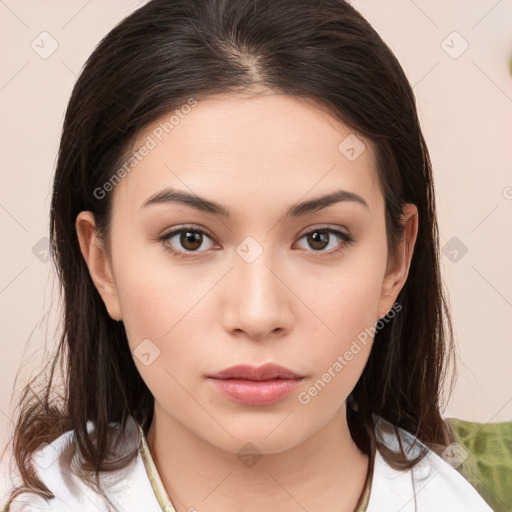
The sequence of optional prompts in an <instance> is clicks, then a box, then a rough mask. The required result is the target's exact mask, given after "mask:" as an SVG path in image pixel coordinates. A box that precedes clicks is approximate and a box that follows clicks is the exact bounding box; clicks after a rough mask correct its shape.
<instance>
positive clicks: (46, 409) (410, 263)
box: [6, 0, 491, 512]
mask: <svg viewBox="0 0 512 512" xmlns="http://www.w3.org/2000/svg"><path fill="white" fill-rule="evenodd" d="M51 241H52V250H53V257H54V261H55V264H56V267H57V271H58V274H59V277H60V280H61V283H62V289H63V295H64V330H63V334H62V338H61V340H60V345H59V349H58V351H57V353H56V354H55V359H54V364H53V366H52V379H50V382H49V383H48V387H47V389H48V393H47V394H44V395H43V396H42V397H40V398H39V399H38V400H37V402H31V398H30V396H29V395H28V393H27V394H26V395H25V397H24V400H25V407H24V408H23V409H22V412H21V413H20V417H19V419H18V424H17V429H16V434H15V438H14V442H13V449H14V454H15V457H16V462H17V465H18V467H19V471H20V475H21V477H22V480H23V483H24V486H21V487H20V488H19V489H17V490H15V492H13V495H12V496H11V498H12V500H11V505H10V506H11V509H10V510H14V507H16V506H17V507H34V508H33V509H36V507H38V508H37V509H46V510H98V509H99V510H141V509H144V510H160V509H162V510H176V511H178V512H183V511H193V510H198V511H209V512H213V511H224V512H226V511H231V510H244V511H253V510H254V511H256V510H276V509H279V510H281V511H292V510H293V511H295V510H311V511H324V510H330V511H333V510H339V511H353V510H358V511H360V510H368V511H369V512H373V511H379V512H381V511H387V510H389V511H391V510H402V511H408V510H426V509H428V510H450V511H456V510H461V511H462V510H464V511H468V510H471V511H488V510H491V508H490V507H489V506H488V505H487V504H486V503H485V501H484V500H483V498H482V497H481V496H480V495H479V493H478V492H477V491H476V490H475V489H474V488H473V487H472V486H471V485H470V484H469V482H468V481H466V480H465V479H464V478H463V476H461V474H459V473H458V472H457V470H456V469H454V467H452V466H458V465H460V463H461V462H462V458H463V452H461V451H457V448H458V447H459V448H460V446H459V445H458V444H457V443H454V441H455V439H456V438H455V436H454V433H453V432H452V431H451V429H450V427H449V425H448V424H447V422H446V421H445V420H444V419H443V417H442V415H441V400H440V397H441V391H442V384H443V378H444V376H445V373H446V371H447V365H448V363H449V361H450V358H451V357H452V356H453V351H452V333H451V324H450V316H449V311H448V309H447V307H446V302H445V299H444V295H443V290H442V283H441V279H440V270H439V262H438V232H437V220H436V213H435V200H434V187H433V182H432V171H431V164H430V160H429V155H428V150H427V147H426V144H425V141H424V138H423V135H422V132H421V129H420V125H419V121H418V117H417V112H416V108H415V100H414V96H413V93H412V90H411V87H410V85H409V83H408V81H407V79H406V77H405V75H404V73H403V71H402V69H401V67H400V65H399V63H398V62H397V60H396V58H395V57H394V55H393V54H392V52H391V51H390V50H389V48H388V47H387V46H386V44H385V43H384V42H383V41H382V40H381V38H380V37H379V36H378V34H377V33H376V32H375V31H374V30H373V29H372V27H371V26H370V25H369V24H368V23H367V22H366V20H365V19H364V18H363V17H362V16H361V15H360V14H359V13H358V12H357V11H356V10H355V9H354V8H353V7H351V6H350V5H349V4H347V3H345V2H342V1H338V0H325V1H319V0H301V1H297V0H293V1H292V0H281V1H279V2H274V1H270V0H264V1H258V2H254V1H252V0H236V1H234V0H224V1H222V0H199V1H196V2H185V1H179V0H172V1H171V0H152V1H150V2H149V3H147V4H146V5H144V6H143V7H142V8H140V9H139V10H137V11H136V12H134V13H133V14H132V15H130V16H129V17H127V18H126V19H125V20H123V21H122V22H121V23H120V24H119V25H118V26H117V27H115V28H114V29H113V30H112V31H111V32H110V33H109V34H108V35H107V36H106V37H105V38H104V40H103V41H102V42H101V43H100V44H99V46H98V47H97V49H96V50H95V51H94V53H93V54H92V55H91V57H90V58H89V60H88V62H87V64H86V66H85V68H84V70H83V72H82V74H81V76H80V78H79V79H78V82H77V84H76V85H75V88H74V90H73V93H72V96H71V99H70V102H69V106H68V109H67V112H66V117H65V121H64V127H63V133H62V139H61V146H60V152H59V159H58V164H57V170H56V175H55V181H54V189H53V198H52V208H51ZM58 360H65V361H66V363H67V367H66V369H65V375H66V381H65V383H66V384H65V392H64V394H63V395H62V396H61V397H60V402H59V401H57V403H54V402H55V398H52V397H51V396H50V393H51V391H52V390H53V389H54V387H53V386H52V382H51V380H53V371H54V369H55V366H56V364H57V361H58ZM443 458H444V459H447V460H449V462H450V463H451V464H450V463H449V462H448V461H447V460H444V459H443ZM454 461H455V463H454ZM31 463H32V465H31ZM31 468H32V469H33V470H34V471H31ZM7 507H9V504H8V505H7ZM7 509H8V508H6V510H7ZM27 510H30V508H28V509H27Z"/></svg>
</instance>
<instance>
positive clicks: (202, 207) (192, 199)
mask: <svg viewBox="0 0 512 512" xmlns="http://www.w3.org/2000/svg"><path fill="white" fill-rule="evenodd" d="M341 202H355V203H357V204H360V205H362V206H364V207H365V208H366V209H367V210H369V209H370V208H369V206H368V203H367V202H366V201H365V200H364V199H363V198H362V197H361V196H360V195H358V194H355V193H353V192H348V191H347V190H336V191H335V192H331V193H329V194H326V195H323V196H320V197H316V198H314V199H309V200H308V201H303V202H301V203H297V204H294V205H292V206H291V207H290V209H289V210H288V211H287V212H286V214H285V217H300V216H303V215H307V214H309V213H313V212H316V211H319V210H322V209H323V208H326V207H328V206H330V205H332V204H335V203H341ZM166 203H176V204H183V205H186V206H190V207H191V208H195V209H196V210H199V211H201V212H205V213H209V214H212V215H216V216H218V217H224V218H226V219H229V218H231V217H233V216H234V212H233V211H232V210H231V209H230V208H228V207H227V206H223V205H221V204H219V203H217V202H215V201H211V200H209V199H206V198H204V197H200V196H197V195H195V194H189V193H188V192H185V191H182V190H176V189H173V188H165V189H163V190H161V191H160V192H157V193H156V194H153V195H152V196H151V197H149V198H148V199H146V200H145V201H144V202H143V203H142V205H141V207H140V208H141V209H143V208H147V207H148V206H150V205H155V204H166Z"/></svg>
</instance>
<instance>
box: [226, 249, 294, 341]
mask: <svg viewBox="0 0 512 512" xmlns="http://www.w3.org/2000/svg"><path fill="white" fill-rule="evenodd" d="M247 248H249V249H248V251H245V252H244V246H243V244H241V247H239V248H237V253H236V254H235V255H234V262H233V264H234V268H233V270H232V271H231V272H230V276H229V281H228V283H229V284H228V286H229V290H228V291H227V294H228V299H227V301H226V303H225V310H224V313H223V317H224V328H225V329H226V331H228V332H230V333H231V334H236V335H237V336H239V337H240V336H241V335H242V334H243V333H245V335H246V336H247V337H249V338H251V339H256V340H264V339H266V338H275V337H280V336H283V335H284V334H286V333H287V332H289V331H290V329H291V326H292V323H293V314H292V311H291V300H292V297H293V293H292V292H291V291H290V289H289V288H288V287H287V283H286V275H285V274H286V272H285V271H284V270H283V268H282V266H279V265H277V264H276V260H275V258H273V255H272V251H271V250H270V249H268V248H267V249H263V247H262V246H260V245H259V244H257V245H256V244H255V243H254V241H253V242H252V245H251V244H249V245H248V246H245V249H247Z"/></svg>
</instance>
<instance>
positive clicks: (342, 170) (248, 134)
mask: <svg viewBox="0 0 512 512" xmlns="http://www.w3.org/2000/svg"><path fill="white" fill-rule="evenodd" d="M190 105H191V106H190V108H189V107H183V108H182V109H178V112H174V113H169V114H168V115H166V116H164V117H163V118H162V119H160V120H158V121H157V122H155V123H153V124H152V125H151V126H149V127H148V128H147V129H146V130H145V131H144V133H141V134H140V136H139V138H138V141H137V143H136V144H135V145H134V150H137V149H139V152H138V159H137V164H136V165H135V167H129V166H127V167H126V168H125V170H126V169H129V171H128V172H125V173H122V172H121V173H120V174H119V175H118V176H123V174H125V175H124V176H123V177H122V178H121V180H120V181H119V180H118V181H119V183H117V181H116V182H114V181H112V183H117V185H115V186H114V187H113V190H112V191H110V192H109V193H110V194H113V198H112V199H113V217H112V224H111V234H110V236H111V238H110V243H111V252H110V255H109V257H108V258H103V257H102V254H103V252H102V250H101V248H98V247H99V245H97V244H96V239H95V238H94V237H93V236H92V237H91V238H90V241H92V242H94V243H92V244H91V246H90V248H89V249H85V246H86V245H87V244H86V242H84V241H85V240H86V239H87V235H86V232H87V229H86V227H85V226H86V225H87V224H88V221H91V224H92V222H93V221H92V219H93V217H92V216H91V215H90V214H89V213H87V212H82V213H81V214H80V216H79V217H78V219H77V229H78V231H79V234H80V235H81V244H82V251H83V253H84V257H85V258H86V260H87V261H88V264H89V268H90V270H91V275H92V277H93V279H94V282H95V284H96V286H97V288H98V290H99V292H100V294H101V295H102V297H103V299H104V301H105V304H106V306H107V309H108V311H109V314H110V315H111V316H112V318H115V319H116V320H122V321H123V323H124V326H125V328H126V332H127V335H128V341H129V345H130V348H131V350H132V353H133V355H134V361H135V364H136V366H137V368H138V370H139V372H140V374H141V376H142V378H143V379H144V381H145V382H146V384H147V386H148V388H149V389H150V390H151V392H152V394H153V395H154V397H155V401H156V405H157V409H158V411H159V414H160V415H163V416H164V417H165V418H166V419H165V421H170V422H173V423H175V424H179V425H180V427H181V428H185V429H187V430H188V431H189V432H192V433H194V434H195V435H197V436H199V437H200V438H202V439H203V440H205V441H208V442H209V443H211V444H212V445H214V446H217V447H220V448H222V449H225V450H228V451H232V452H236V451H238V450H239V449H240V447H241V446H242V445H244V444H245V443H246V442H248V441H250V442H252V443H253V444H255V445H256V446H257V447H258V448H259V449H260V450H261V451H262V452H264V453H270V452H278V451H281V450H284V449H287V448H291V447H293V446H295V445H298V444H299V443H301V442H302V441H304V440H306V439H307V438H309V437H310V436H312V435H313V434H314V433H316V432H318V431H320V429H322V427H324V426H325V425H326V424H327V423H328V422H329V420H331V419H332V418H333V417H334V415H335V414H336V413H337V412H340V409H342V408H343V406H344V401H345V399H346V397H347V396H348V394H349V393H350V391H351V390H352V389H353V387H354V386H355V384H356V382H357V380H358V378H359V376H360V375H361V372H362V371H363V368H364V366H365V363H366V361H367V358H368V355H369V352H370V349H371V342H372V331H371V328H372V327H374V326H375V323H376V321H377V320H378V319H379V316H380V315H383V314H385V313H386V312H387V311H388V310H389V309H390V308H391V307H392V306H393V304H394V302H395V299H396V296H397V295H398V292H399V291H400V288H401V287H402V286H403V284H404V282H405V279H406V277H407V271H408V265H409V262H410V257H411V255H412V247H413V246H414V239H415V236H416V227H415V212H416V210H415V209H414V207H412V208H411V209H410V210H407V211H408V212H409V213H410V214H411V216H410V219H412V220H411V222H409V224H408V225H409V228H408V233H409V234H408V235H407V239H408V241H409V243H410V244H412V245H410V246H409V247H410V250H407V246H406V245H405V244H404V245H403V251H402V252H400V251H399V254H401V255H402V256H403V257H402V258H401V257H399V258H398V259H397V260H396V262H394V263H393V264H391V263H390V266H389V267H388V266H387V244H386V231H385V217H384V213H385V210H384V198H383V196H382V194H381V191H380V188H379V184H378V181H377V175H376V172H375V167H374V154H373V153H372V150H371V148H370V146H369V143H368V142H367V141H365V140H364V139H363V138H362V137H361V136H358V137H359V138H358V139H357V138H355V137H356V135H355V133H354V131H353V130H351V129H350V128H349V127H348V126H346V125H344V124H342V123H340V122H339V121H337V120H335V119H334V118H332V117H330V116H329V115H328V114H326V113H324V112H322V111H321V110H318V109H316V108H314V107H313V106H312V104H310V103H306V102H305V101H304V100H298V99H294V98H292V97H290V96H286V95H282V94H267V95H263V96H261V95H260V96H252V97H249V96H242V95H218V96H215V97H210V98H208V99H206V100H201V101H199V102H197V103H195V104H194V103H193V102H191V103H190ZM173 114H174V115H175V117H174V118H173V119H172V120H171V121H169V119H170V118H171V116H172V115H173ZM165 123H167V124H165ZM347 137H349V139H347ZM361 143H364V144H365V145H366V147H364V146H362V145H361ZM144 147H145V148H146V149H143V148H144ZM140 148H141V149H140ZM132 163H133V161H132ZM104 189H105V190H108V189H109V186H108V185H106V186H105V187H104ZM171 189H172V191H174V193H181V194H182V197H185V195H187V196H188V195H190V196H193V198H195V199H194V200H193V201H192V200H187V202H188V203H189V204H185V202H183V201H172V200H170V199H172V198H171V194H170V193H169V194H167V199H169V200H165V199H166V196H165V195H162V192H163V191H166V190H167V191H170V190H171ZM341 191H343V192H341ZM98 193H99V192H98ZM334 193H338V194H339V195H338V200H333V201H318V203H315V200H317V199H318V198H321V197H324V196H330V195H332V194H334ZM151 198H153V200H151ZM155 198H156V200H155ZM158 198H160V200H158ZM210 203H215V205H216V206H215V207H212V206H211V204H210ZM300 204H304V205H305V206H302V207H301V206H299V205H300ZM221 209H222V211H223V213H224V214H220V213H219V212H220V211H221ZM180 228H186V230H185V233H182V234H180V233H177V234H169V233H170V232H171V231H172V230H176V229H180ZM187 230H188V231H189V232H190V234H189V235H186V231H187ZM329 230H333V231H329ZM201 231H203V232H204V234H201ZM335 231H338V232H340V235H336V234H335ZM166 235H169V236H168V237H167V239H166V238H165V237H166ZM172 251H175V252H174V253H173V252H172ZM397 314H400V313H397ZM363 340H365V341H363ZM267 362H271V363H276V364H279V365H282V366H284V367H286V368H288V369H290V370H292V371H293V372H295V373H296V374H299V375H300V376H302V379H300V380H298V381H294V382H295V384H294V386H292V387H290V388H289V389H292V391H291V392H290V393H289V394H285V395H284V396H281V398H280V399H279V397H278V396H277V395H275V394H274V395H273V394H272V386H271V385H269V386H267V387H265V388H264V389H263V388H262V389H263V390H262V389H260V390H259V391H258V390H255V387H256V386H259V385H250V386H249V388H248V387H245V388H244V387H243V385H242V387H240V386H239V387H236V386H234V387H231V388H229V386H227V387H228V391H229V389H231V391H232V394H231V395H225V394H223V393H222V392H220V391H219V389H220V388H219V387H217V385H214V384H215V382H217V383H219V381H215V380H214V379H211V378H209V377H208V376H209V375H212V374H215V373H216V372H219V371H221V370H223V369H225V368H228V367H231V366H233V365H239V364H247V365H251V366H260V365H262V364H263V363H267ZM329 377H330V378H329ZM224 382H225V381H224ZM287 382H288V383H290V382H291V381H287ZM315 383H316V386H315ZM242 384H243V383H242ZM292 384H293V382H292ZM260 385H261V383H260ZM283 385H284V384H283ZM287 389H288V388H287ZM240 390H241V391H240ZM244 390H245V391H244ZM315 390H316V391H315ZM233 393H234V394H233ZM258 397H259V398H258ZM258 399H259V400H260V402H258V401H257V400H258ZM251 400H253V401H252V402H251ZM265 400H267V401H265ZM160 418H162V416H160Z"/></svg>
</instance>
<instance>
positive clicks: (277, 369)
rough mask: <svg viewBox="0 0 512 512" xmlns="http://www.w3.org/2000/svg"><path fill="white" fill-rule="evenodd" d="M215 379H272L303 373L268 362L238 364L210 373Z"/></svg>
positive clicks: (295, 377) (293, 377)
mask: <svg viewBox="0 0 512 512" xmlns="http://www.w3.org/2000/svg"><path fill="white" fill-rule="evenodd" d="M208 377H212V378H214V379H247V380H271V379H279V378H280V379H300V378H302V375H299V374H298V373H295V372H294V371H292V370H290V369H289V368H285V367H284V366H281V365H278V364H274V363H266V364H263V365H261V366H251V365H248V364H237V365H235V366H230V367H229V368H226V369H224V370H222V371H220V372H217V373H214V374H211V375H208Z"/></svg>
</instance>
